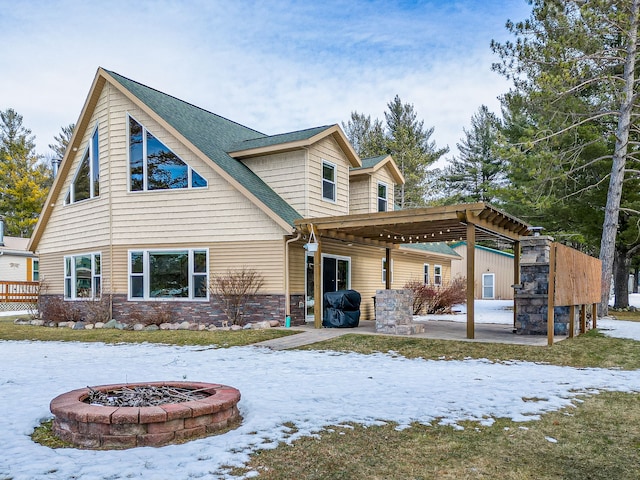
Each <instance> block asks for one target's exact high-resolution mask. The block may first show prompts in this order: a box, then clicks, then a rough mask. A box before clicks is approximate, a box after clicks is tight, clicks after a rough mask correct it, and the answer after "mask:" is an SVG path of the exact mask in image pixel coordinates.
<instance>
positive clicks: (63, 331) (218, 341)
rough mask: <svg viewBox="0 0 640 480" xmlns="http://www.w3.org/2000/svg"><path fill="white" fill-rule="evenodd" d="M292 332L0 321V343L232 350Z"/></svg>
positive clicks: (9, 319) (1, 319)
mask: <svg viewBox="0 0 640 480" xmlns="http://www.w3.org/2000/svg"><path fill="white" fill-rule="evenodd" d="M295 333H297V332H295V331H292V330H280V329H275V328H271V329H264V330H238V331H226V330H220V331H215V330H214V331H212V332H210V331H201V332H194V331H189V330H154V331H139V332H136V331H133V330H117V329H98V330H96V329H94V330H73V329H71V328H54V327H34V326H30V325H14V324H13V320H12V319H11V317H1V318H0V340H40V341H62V342H104V343H161V344H166V345H202V346H216V347H234V346H242V345H250V344H253V343H257V342H261V341H263V340H270V339H272V338H279V337H283V336H286V335H293V334H295Z"/></svg>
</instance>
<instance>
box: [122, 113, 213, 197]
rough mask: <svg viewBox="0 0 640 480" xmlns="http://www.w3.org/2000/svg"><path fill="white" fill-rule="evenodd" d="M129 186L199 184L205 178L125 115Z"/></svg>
mask: <svg viewBox="0 0 640 480" xmlns="http://www.w3.org/2000/svg"><path fill="white" fill-rule="evenodd" d="M129 171H130V175H131V185H130V190H131V191H132V192H139V191H144V190H170V189H173V188H189V187H191V188H201V187H206V186H207V181H206V180H205V179H204V178H203V177H202V176H201V175H199V174H198V173H197V172H196V171H195V170H193V169H192V168H191V167H190V166H189V165H187V164H186V163H185V162H183V161H182V160H181V159H180V157H178V156H177V155H176V154H175V153H173V152H172V151H171V150H170V149H169V147H167V146H166V145H165V144H164V143H162V142H161V141H160V140H158V139H157V138H156V137H155V136H154V135H153V134H152V133H151V132H149V131H148V130H147V129H146V128H145V127H144V126H143V125H141V124H140V123H138V122H137V121H136V120H134V119H133V117H129Z"/></svg>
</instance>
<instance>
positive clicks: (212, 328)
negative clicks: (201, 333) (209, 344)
mask: <svg viewBox="0 0 640 480" xmlns="http://www.w3.org/2000/svg"><path fill="white" fill-rule="evenodd" d="M207 330H209V331H210V332H212V331H214V330H218V327H216V326H215V325H214V324H213V323H212V324H211V325H209V326H208V327H207Z"/></svg>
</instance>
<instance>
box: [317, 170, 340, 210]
mask: <svg viewBox="0 0 640 480" xmlns="http://www.w3.org/2000/svg"><path fill="white" fill-rule="evenodd" d="M325 165H327V166H329V167H331V168H332V169H333V181H331V180H326V179H325V178H324V166H325ZM320 179H321V182H322V183H321V185H320V188H321V191H320V196H321V197H322V200H323V201H325V202H330V203H337V202H338V165H337V164H335V163H333V162H330V161H329V160H324V159H323V160H322V168H321V169H320ZM324 182H330V183H333V196H334V197H335V198H327V197H325V196H324Z"/></svg>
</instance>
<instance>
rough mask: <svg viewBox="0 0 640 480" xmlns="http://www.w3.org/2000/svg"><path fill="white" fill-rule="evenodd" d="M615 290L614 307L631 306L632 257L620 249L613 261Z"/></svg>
mask: <svg viewBox="0 0 640 480" xmlns="http://www.w3.org/2000/svg"><path fill="white" fill-rule="evenodd" d="M613 266H614V268H613V290H614V295H615V303H614V305H613V307H614V308H628V307H629V267H630V266H631V257H630V256H629V255H628V252H626V251H624V252H622V251H619V252H618V254H617V255H616V258H615V260H614V262H613Z"/></svg>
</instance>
